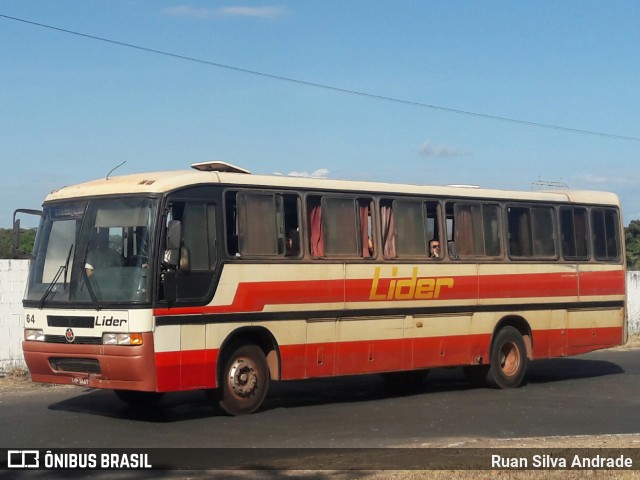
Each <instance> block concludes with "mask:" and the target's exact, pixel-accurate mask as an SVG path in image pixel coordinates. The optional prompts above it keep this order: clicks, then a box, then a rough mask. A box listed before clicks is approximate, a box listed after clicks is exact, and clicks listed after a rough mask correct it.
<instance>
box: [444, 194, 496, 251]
mask: <svg viewBox="0 0 640 480" xmlns="http://www.w3.org/2000/svg"><path fill="white" fill-rule="evenodd" d="M500 212H501V210H500V206H499V205H496V204H491V203H480V202H457V203H453V204H452V203H449V204H447V230H448V231H447V240H448V247H449V250H450V252H449V255H450V257H451V258H465V257H499V256H500V255H501V241H500V237H501V235H502V234H501V222H500ZM449 229H452V231H449Z"/></svg>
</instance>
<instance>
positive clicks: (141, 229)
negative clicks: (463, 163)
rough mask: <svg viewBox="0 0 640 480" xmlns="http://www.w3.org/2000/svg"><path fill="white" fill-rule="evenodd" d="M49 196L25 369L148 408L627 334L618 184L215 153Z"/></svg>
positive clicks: (493, 359)
mask: <svg viewBox="0 0 640 480" xmlns="http://www.w3.org/2000/svg"><path fill="white" fill-rule="evenodd" d="M192 167H193V169H190V170H189V169H186V170H184V171H173V172H155V173H143V174H132V175H123V176H115V177H112V178H106V179H99V180H95V181H90V182H87V183H82V184H79V185H74V186H69V187H64V188H61V189H60V190H57V191H54V192H52V193H51V194H50V195H49V196H48V197H47V198H46V200H45V201H44V204H43V210H42V217H41V220H40V226H39V228H38V232H37V238H36V241H35V245H34V251H33V255H32V260H31V263H30V270H29V280H28V286H27V290H26V294H25V298H24V314H23V315H24V318H23V320H24V326H25V330H24V341H23V344H22V345H23V351H24V357H25V360H26V364H27V366H28V368H29V371H30V373H31V378H32V379H33V381H35V382H49V383H57V384H72V385H80V386H83V387H91V388H102V389H112V390H114V391H115V393H116V394H117V395H118V396H119V397H120V398H121V399H122V400H124V401H125V402H128V403H132V404H136V403H141V404H144V405H147V404H150V403H152V402H154V401H156V400H158V399H159V397H160V396H161V395H162V394H163V393H165V392H175V391H186V390H196V389H201V390H205V391H207V392H209V393H211V394H213V397H214V398H215V401H216V402H218V403H219V405H220V406H221V407H222V409H223V410H224V411H225V412H227V413H228V414H230V415H241V414H248V413H252V412H254V411H255V410H257V409H258V408H259V407H260V406H261V405H262V403H263V401H264V399H265V396H266V394H267V391H268V389H269V385H270V382H274V381H287V380H300V379H308V378H319V377H333V376H343V375H358V374H373V373H378V374H383V375H384V376H386V378H388V379H390V380H394V381H395V380H404V381H408V382H412V381H416V380H417V379H419V378H421V376H424V374H425V373H426V372H427V371H428V370H429V369H433V368H437V367H454V366H456V367H462V368H463V371H464V373H465V375H466V377H467V378H468V379H469V381H471V382H473V383H475V384H482V383H485V382H487V383H489V384H491V385H493V386H495V387H497V388H513V387H518V386H520V385H521V384H522V383H523V379H524V377H525V374H526V369H527V365H528V362H530V361H531V360H535V359H544V358H551V357H563V356H570V355H577V354H582V353H585V352H589V351H592V350H596V349H603V348H608V347H613V346H616V345H621V344H623V343H625V342H626V336H627V328H626V314H625V254H624V245H623V240H622V239H623V238H624V237H623V230H622V220H621V213H620V205H619V200H618V198H617V197H616V195H615V194H612V193H604V192H587V191H572V190H566V191H548V192H543V191H520V192H516V191H503V190H490V189H480V188H475V187H474V188H471V187H464V186H422V185H400V184H389V183H373V182H359V181H346V180H341V181H339V180H329V179H313V178H300V177H298V178H296V177H289V176H278V175H272V176H267V175H253V174H251V173H250V172H248V171H247V170H245V169H242V168H239V167H236V166H233V165H230V164H228V163H224V162H217V161H216V162H204V163H199V164H194V165H192Z"/></svg>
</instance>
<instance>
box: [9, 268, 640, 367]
mask: <svg viewBox="0 0 640 480" xmlns="http://www.w3.org/2000/svg"><path fill="white" fill-rule="evenodd" d="M28 266H29V262H28V260H0V371H3V370H8V369H10V368H12V367H22V366H25V365H24V360H23V358H22V347H21V342H22V328H23V327H24V325H22V320H21V318H20V312H21V309H22V297H23V295H24V291H25V287H26V284H27V273H28ZM627 294H628V303H627V307H628V318H629V332H630V333H638V332H640V272H628V273H627Z"/></svg>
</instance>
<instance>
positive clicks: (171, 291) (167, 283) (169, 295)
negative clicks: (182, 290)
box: [162, 270, 178, 305]
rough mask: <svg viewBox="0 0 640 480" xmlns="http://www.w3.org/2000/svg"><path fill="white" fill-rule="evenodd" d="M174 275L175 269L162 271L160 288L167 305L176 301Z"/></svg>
mask: <svg viewBox="0 0 640 480" xmlns="http://www.w3.org/2000/svg"><path fill="white" fill-rule="evenodd" d="M176 276H177V275H176V271H175V270H165V271H164V272H162V289H163V293H164V299H165V300H166V302H167V303H168V304H169V305H173V304H174V303H176V300H177V298H178V296H177V282H176Z"/></svg>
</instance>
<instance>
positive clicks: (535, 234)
mask: <svg viewBox="0 0 640 480" xmlns="http://www.w3.org/2000/svg"><path fill="white" fill-rule="evenodd" d="M507 223H508V228H509V255H511V257H515V258H517V257H521V258H540V259H541V258H554V257H555V256H556V255H557V254H556V245H555V243H556V242H555V239H556V228H555V226H556V222H555V212H554V210H553V208H551V207H546V206H541V207H533V206H532V207H527V206H525V207H515V206H510V207H508V209H507Z"/></svg>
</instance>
